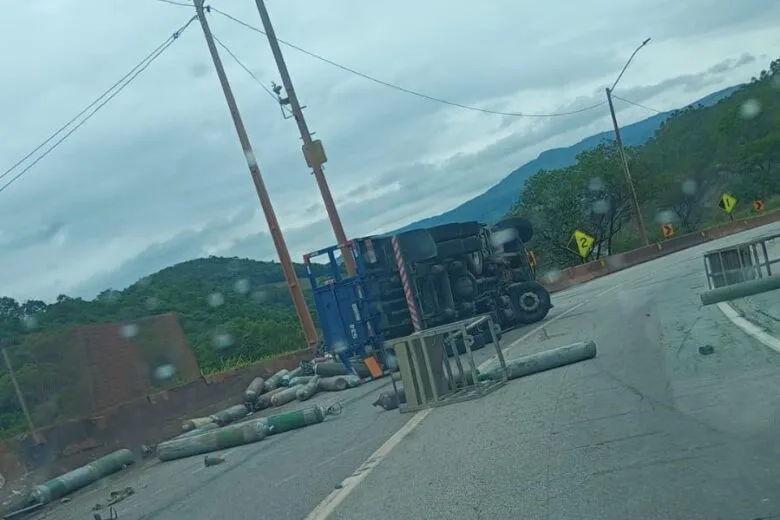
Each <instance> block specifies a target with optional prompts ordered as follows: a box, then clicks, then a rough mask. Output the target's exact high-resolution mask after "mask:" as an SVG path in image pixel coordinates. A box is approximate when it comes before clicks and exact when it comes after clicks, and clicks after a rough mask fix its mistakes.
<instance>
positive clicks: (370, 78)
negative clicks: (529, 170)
mask: <svg viewBox="0 0 780 520" xmlns="http://www.w3.org/2000/svg"><path fill="white" fill-rule="evenodd" d="M211 10H212V11H214V12H215V13H217V14H220V15H222V16H224V17H225V18H228V19H230V20H232V21H234V22H236V23H238V24H239V25H243V26H244V27H246V28H247V29H250V30H252V31H255V32H257V33H260V34H263V35H265V32H264V31H262V30H261V29H259V28H257V27H255V26H253V25H250V24H248V23H246V22H244V21H242V20H240V19H238V18H236V17H235V16H232V15H230V14H228V13H226V12H224V11H222V10H220V9H217V8H216V7H213V6H212V7H211ZM277 41H278V42H279V43H281V44H283V45H286V46H287V47H290V48H291V49H295V50H296V51H298V52H301V53H303V54H306V55H307V56H310V57H312V58H314V59H317V60H320V61H322V62H324V63H327V64H328V65H332V66H334V67H336V68H339V69H341V70H343V71H345V72H349V73H350V74H354V75H356V76H359V77H361V78H363V79H367V80H368V81H372V82H374V83H377V84H379V85H382V86H385V87H388V88H391V89H394V90H397V91H399V92H404V93H406V94H410V95H412V96H416V97H419V98H423V99H427V100H429V101H434V102H436V103H441V104H443V105H449V106H452V107H457V108H463V109H466V110H472V111H474V112H482V113H485V114H494V115H499V116H511V117H560V116H571V115H574V114H580V113H582V112H587V111H588V110H593V109H594V108H598V107H600V106H602V105H604V104H605V103H606V101H601V102H600V103H596V104H594V105H590V106H587V107H583V108H580V109H577V110H571V111H568V112H556V113H552V114H528V113H522V112H501V111H498V110H490V109H487V108H480V107H475V106H472V105H464V104H461V103H455V102H454V101H448V100H446V99H442V98H437V97H434V96H429V95H428V94H423V93H422V92H417V91H415V90H411V89H408V88H405V87H402V86H400V85H396V84H394V83H389V82H387V81H384V80H381V79H379V78H376V77H374V76H370V75H368V74H365V73H363V72H360V71H358V70H355V69H353V68H350V67H347V66H345V65H341V64H340V63H336V62H335V61H333V60H330V59H328V58H326V57H324V56H321V55H319V54H317V53H314V52H311V51H308V50H306V49H304V48H302V47H298V46H297V45H295V44H292V43H290V42H287V41H284V40H282V39H281V38H277Z"/></svg>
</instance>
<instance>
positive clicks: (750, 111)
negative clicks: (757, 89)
mask: <svg viewBox="0 0 780 520" xmlns="http://www.w3.org/2000/svg"><path fill="white" fill-rule="evenodd" d="M760 113H761V103H759V102H758V100H757V99H748V100H747V101H745V102H744V103H742V106H741V107H739V115H741V116H742V118H743V119H753V118H754V117H756V116H757V115H758V114H760Z"/></svg>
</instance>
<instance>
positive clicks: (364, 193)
mask: <svg viewBox="0 0 780 520" xmlns="http://www.w3.org/2000/svg"><path fill="white" fill-rule="evenodd" d="M267 2H268V9H269V11H270V13H271V16H272V18H273V21H274V24H275V27H276V30H277V34H278V36H279V37H280V38H282V39H284V40H286V41H289V42H292V43H294V44H296V45H298V46H300V47H303V48H305V49H308V50H310V51H312V52H315V53H317V54H320V55H322V56H325V57H327V58H329V59H331V60H333V61H336V62H338V63H341V64H343V65H346V66H348V67H351V68H353V69H356V70H359V71H361V72H364V73H367V74H370V75H372V76H376V77H378V78H380V79H382V80H385V81H389V82H392V83H395V84H399V85H402V86H404V87H406V88H409V89H413V90H416V91H420V92H423V93H426V94H428V95H431V96H434V97H438V98H443V99H447V100H450V101H454V102H457V103H462V104H468V105H474V106H478V107H484V108H489V109H492V110H498V111H506V112H520V111H521V112H525V113H554V112H560V111H568V110H573V109H577V108H581V107H585V106H588V105H592V104H594V103H597V102H599V101H601V100H603V89H604V87H605V86H606V85H608V84H610V83H611V82H612V80H613V79H614V78H615V76H616V75H617V73H618V72H619V71H620V68H621V67H622V65H623V63H624V62H625V60H626V59H627V58H628V56H629V55H630V54H631V52H632V51H633V49H634V48H635V47H636V46H637V45H638V44H639V43H640V42H641V41H642V40H643V39H645V38H646V37H648V36H650V37H652V38H653V41H652V42H651V43H650V44H649V45H648V46H647V47H646V48H644V49H643V50H642V51H641V52H640V53H639V54H638V55H637V57H636V58H635V61H634V62H633V64H632V66H631V67H630V69H629V70H628V72H627V73H626V74H625V76H624V77H623V79H622V80H621V83H620V86H619V87H618V89H617V90H616V93H617V94H618V95H620V96H621V97H624V98H626V99H630V100H632V101H635V102H638V103H641V104H644V105H646V106H649V107H652V108H655V109H658V110H667V109H670V108H676V107H679V106H682V105H684V104H686V103H688V102H691V101H693V100H696V99H698V98H700V97H703V96H704V95H706V94H708V93H710V92H712V91H715V90H718V89H720V88H724V87H726V86H730V85H733V84H737V83H740V82H743V81H747V80H749V79H750V77H751V76H752V75H756V74H757V73H758V71H760V70H761V68H766V66H767V65H768V62H769V61H770V60H771V59H773V58H776V57H778V56H777V54H778V52H777V50H778V49H780V31H777V27H778V24H780V2H777V1H776V0H751V1H750V2H745V3H739V2H734V1H732V0H686V1H684V2H681V1H679V0H622V1H621V2H616V1H615V0H590V1H588V2H576V1H574V0H548V1H546V2H540V1H528V0H490V1H487V2H484V3H483V4H481V5H479V6H477V4H475V3H474V2H473V1H472V0H470V1H465V0H427V1H424V2H421V1H419V0H417V1H412V0H397V1H395V2H393V3H392V4H387V3H377V2H366V1H365V0H329V1H328V2H312V1H311V0H267ZM14 5H15V6H14V8H13V9H6V10H5V11H4V15H3V17H2V18H0V34H2V38H3V40H4V46H5V49H6V50H5V52H3V53H2V54H0V70H2V71H4V74H3V80H2V82H0V114H2V118H0V173H2V172H3V171H5V169H6V168H8V167H10V166H11V165H12V164H14V163H15V162H16V161H17V160H18V159H19V158H21V157H23V156H24V155H26V154H27V153H28V152H29V151H30V150H31V149H33V148H35V147H36V146H38V144H40V142H41V141H43V140H44V139H46V138H47V137H48V136H49V135H50V134H51V133H52V132H53V131H54V130H56V129H57V128H58V127H59V126H61V125H62V124H63V123H64V122H66V121H67V120H69V119H70V118H71V117H72V116H74V115H75V114H76V113H78V112H79V111H80V110H81V109H82V108H83V107H85V106H86V105H87V104H89V103H90V102H92V100H93V99H94V98H96V97H97V96H98V95H100V93H102V92H103V90H105V89H106V88H108V87H109V86H110V85H112V84H113V83H114V82H115V81H117V80H118V79H119V78H120V77H122V76H123V75H124V74H126V73H127V72H128V71H129V70H130V69H131V68H132V67H133V66H134V65H135V64H136V63H137V62H138V61H140V60H141V59H142V58H143V57H144V56H145V55H147V54H148V53H149V52H151V51H152V50H153V49H154V48H156V47H157V46H158V45H159V44H160V43H162V41H163V40H164V39H165V38H167V37H168V36H169V35H170V34H171V33H173V32H174V31H175V30H176V29H177V28H178V27H180V26H181V25H182V24H183V23H184V22H186V21H187V19H188V18H189V17H190V16H191V15H192V14H193V12H194V10H193V9H192V8H190V7H181V6H176V5H171V4H168V3H164V2H161V1H158V0H136V1H134V2H126V1H120V0H25V1H23V2H17V3H15V4H14ZM213 5H214V6H215V7H217V8H220V9H221V10H223V11H225V12H228V13H230V14H232V15H234V16H236V17H237V18H239V19H241V20H243V21H245V22H247V23H249V24H251V25H254V26H259V25H260V20H259V17H258V14H257V10H256V7H255V5H254V2H253V1H251V0H213ZM748 6H749V7H748ZM210 21H211V24H212V28H213V31H214V33H215V35H216V36H217V37H218V38H220V39H221V40H222V41H223V42H225V43H226V44H227V46H228V47H229V48H230V49H231V50H232V51H233V52H234V53H235V54H236V55H237V56H238V58H239V59H240V60H241V61H242V62H243V63H244V64H245V65H247V66H248V67H249V68H250V69H251V70H252V71H253V72H254V73H255V75H256V76H257V77H258V78H259V79H260V80H261V81H262V82H264V83H265V84H270V83H271V82H272V81H276V82H279V79H278V75H277V73H276V69H275V66H274V62H273V59H272V57H271V54H270V51H269V50H268V43H267V41H266V40H265V39H264V37H263V36H262V35H259V34H257V33H255V32H252V31H251V30H248V29H246V28H245V27H242V26H240V25H238V24H237V23H235V22H233V21H230V20H229V19H226V18H224V17H222V16H220V15H218V14H212V15H210ZM283 51H284V53H285V57H286V59H287V62H288V66H289V68H290V71H291V74H292V77H293V81H294V82H295V85H296V90H297V92H298V95H299V97H300V98H301V100H302V103H303V104H305V105H306V106H307V107H308V108H307V109H306V116H307V120H308V122H309V125H310V127H311V129H312V130H313V131H315V132H316V134H317V137H319V138H321V139H322V140H323V142H324V144H325V146H326V149H327V153H328V159H329V160H328V163H327V165H326V173H327V175H328V180H329V183H330V186H331V189H332V191H333V193H334V196H335V198H336V200H337V203H338V204H339V209H340V211H341V216H342V220H343V222H344V226H345V228H346V231H347V233H348V235H350V236H360V235H366V234H370V233H374V232H382V231H387V230H391V229H394V228H396V227H399V226H401V225H404V224H407V223H409V222H410V221H412V220H416V219H419V218H422V217H425V216H430V215H433V214H437V213H441V212H443V211H446V210H447V209H450V208H452V207H454V206H456V205H457V204H459V203H461V202H463V201H465V200H468V199H469V198H471V197H473V196H474V195H477V194H478V193H480V192H482V191H484V190H485V189H487V188H488V187H490V186H491V185H492V184H495V183H496V182H497V181H499V180H500V179H501V178H502V177H504V176H505V175H506V174H508V173H509V172H510V171H511V170H513V169H515V168H517V167H518V166H520V165H522V164H523V163H525V162H527V161H528V160H531V159H533V158H534V157H536V156H537V155H538V154H539V153H540V152H542V151H544V150H546V149H548V148H552V147H557V146H568V145H571V144H574V143H575V142H577V141H579V140H580V139H582V138H584V137H587V136H589V135H592V134H594V133H596V132H599V131H603V130H607V129H609V128H610V122H609V119H608V113H607V111H606V107H603V106H602V107H600V108H599V109H596V110H591V111H587V112H584V113H581V114H578V115H575V116H570V117H557V118H520V117H506V116H497V115H489V114H484V113H479V112H475V111H468V110H463V109H458V108H453V107H450V106H446V105H443V104H438V103H435V102H432V101H429V100H426V99H420V98H417V97H414V96H411V95H409V94H406V93H402V92H398V91H395V90H392V89H389V88H387V87H383V86H380V85H377V84H375V83H372V82H370V81H367V80H365V79H363V78H361V77H358V76H355V75H352V74H350V73H347V72H345V71H343V70H340V69H338V68H336V67H333V66H332V65H328V64H326V63H323V62H321V61H318V60H316V59H313V58H311V57H310V56H307V55H305V54H302V53H300V52H298V51H295V50H293V49H289V48H283ZM223 61H224V63H225V65H226V68H227V72H228V75H229V77H230V79H231V82H232V84H233V88H234V91H235V94H236V97H237V99H238V102H239V106H240V108H241V110H242V113H243V117H244V120H245V123H246V126H247V128H248V130H249V133H250V137H251V139H252V143H253V145H254V147H255V152H256V155H257V157H258V159H259V162H260V166H261V170H262V173H263V175H264V177H265V181H266V184H267V186H268V190H269V192H270V193H271V197H272V199H273V203H274V206H275V209H276V211H277V214H278V217H279V221H280V223H281V225H282V227H283V229H284V231H285V235H286V239H287V241H288V244H289V246H290V249H291V251H292V254H293V257H294V258H296V259H298V258H300V256H301V254H302V253H304V252H306V251H307V250H313V249H317V248H320V247H323V246H326V245H330V244H331V243H333V242H334V239H333V236H332V232H331V231H330V227H329V225H328V224H327V221H326V220H325V214H324V208H323V206H322V203H321V199H320V196H319V192H318V190H317V186H316V183H315V182H314V179H313V177H312V176H311V175H310V173H309V171H308V169H307V168H306V165H305V163H304V161H303V158H302V156H301V154H300V140H299V137H298V134H297V128H296V126H295V124H294V122H293V121H292V120H284V119H282V117H281V115H280V109H279V106H278V104H276V102H275V101H274V100H273V99H272V98H271V97H270V96H269V95H268V94H267V93H266V92H264V91H263V90H262V89H261V88H260V86H259V85H258V84H257V83H256V82H255V81H254V80H253V79H252V78H251V77H250V76H249V75H248V74H247V73H246V72H245V71H244V70H242V69H241V68H240V67H239V66H238V65H237V64H236V63H235V62H234V61H233V60H232V59H231V58H230V56H229V55H227V54H226V53H224V52H223ZM617 103H618V104H617V107H616V108H617V109H618V117H619V120H620V121H621V123H622V124H628V123H631V122H635V121H638V120H641V119H644V118H646V117H649V116H651V115H653V113H652V112H650V111H648V110H645V109H642V108H638V107H635V106H631V105H626V104H625V103H622V102H617ZM15 173H16V172H13V173H11V174H9V175H8V176H6V177H5V178H4V179H3V180H2V181H0V183H2V182H5V181H7V180H8V179H10V178H11V177H12V176H13V175H14V174H15ZM0 185H2V184H0ZM212 254H213V255H225V256H233V255H237V256H242V257H251V258H257V259H271V258H275V252H274V249H273V246H272V244H271V241H270V240H269V238H268V235H267V227H266V224H265V221H264V220H263V218H262V214H261V213H260V211H259V204H258V201H257V197H256V195H255V192H254V189H253V186H252V183H251V180H250V177H249V174H248V170H247V167H246V163H245V160H244V156H243V154H242V152H241V149H240V147H239V144H238V141H237V139H236V135H235V131H234V128H233V126H232V122H231V119H230V116H229V113H228V110H227V108H226V104H225V100H224V97H223V95H222V92H221V91H220V89H219V84H218V81H217V78H216V75H215V73H214V71H213V68H212V65H211V61H210V58H209V55H208V51H207V48H206V45H205V43H204V40H203V34H202V32H201V29H200V26H199V25H198V24H197V23H194V24H192V25H191V26H190V27H189V28H188V29H187V30H186V31H185V32H184V33H183V35H182V36H181V38H179V39H178V40H177V41H176V42H175V43H174V44H173V45H172V46H171V47H170V48H169V49H168V50H167V51H166V52H165V53H164V54H163V55H162V56H161V57H160V58H159V59H158V60H157V61H156V62H154V63H153V64H152V65H151V66H150V67H149V68H148V69H147V70H146V71H145V72H144V73H143V74H141V75H140V76H139V77H138V79H137V80H135V81H134V82H133V83H132V84H130V86H128V87H127V88H126V89H125V90H124V91H122V92H121V93H120V94H119V95H117V97H116V98H114V99H113V100H112V101H111V102H110V103H108V104H107V105H106V106H105V107H104V108H103V109H102V110H100V111H99V112H98V113H97V114H96V115H95V117H93V118H92V119H91V120H90V121H89V122H87V123H86V124H85V125H84V126H83V127H82V128H81V129H80V130H78V131H77V132H75V133H74V134H73V135H72V136H71V137H70V138H69V139H68V140H66V141H65V142H64V143H63V144H62V145H61V146H59V147H58V148H57V149H56V150H55V151H53V152H52V153H51V154H50V155H48V156H47V157H46V158H44V159H43V160H41V161H40V162H39V163H38V164H37V165H36V166H35V167H33V168H32V169H30V170H29V171H28V172H27V173H26V174H25V175H24V176H22V177H21V178H20V179H19V180H18V181H16V182H15V183H14V184H13V185H11V186H10V187H9V188H8V189H6V190H5V191H3V192H2V193H0V294H4V295H9V296H13V297H16V298H19V299H27V298H42V299H46V300H51V299H53V298H54V297H56V295H57V294H60V293H67V294H71V295H78V296H84V297H93V296H94V295H95V294H96V293H97V292H98V291H100V290H102V289H105V288H108V287H114V288H123V287H125V286H126V285H128V284H129V283H132V282H133V281H135V280H136V279H137V278H139V277H141V276H143V275H146V274H149V273H151V272H154V271H156V270H158V269H160V268H163V267H165V266H168V265H171V264H173V263H176V262H179V261H183V260H187V259H191V258H196V257H199V256H207V255H212Z"/></svg>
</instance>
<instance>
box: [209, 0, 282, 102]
mask: <svg viewBox="0 0 780 520" xmlns="http://www.w3.org/2000/svg"><path fill="white" fill-rule="evenodd" d="M212 9H213V7H212ZM211 37H212V38H214V41H215V42H217V44H219V46H220V47H222V48H223V49H224V50H225V52H227V53H228V54H229V55H230V57H231V58H233V61H235V62H236V63H238V65H239V66H240V67H241V68H242V69H244V70H245V71H246V73H247V74H249V75H250V76H251V77H252V79H253V80H255V83H257V84H258V85H260V86H261V87H262V88H263V90H265V91H266V92H267V93H268V95H269V96H271V98H273V100H274V101H278V100H279V98H278V97H277V96H276V94H274V93H273V91H272V90H271V89H270V88H268V87H266V86H265V84H264V83H263V82H262V81H260V78H258V77H257V76H256V75H255V73H254V72H252V71H251V70H250V69H249V67H247V66H246V65H244V64H243V63H242V62H241V60H240V59H238V56H236V55H235V54H234V53H233V51H231V50H230V49H229V48H228V46H227V45H225V44H224V43H222V40H220V39H219V38H217V36H216V35H215V34H214V33H213V32H212V33H211Z"/></svg>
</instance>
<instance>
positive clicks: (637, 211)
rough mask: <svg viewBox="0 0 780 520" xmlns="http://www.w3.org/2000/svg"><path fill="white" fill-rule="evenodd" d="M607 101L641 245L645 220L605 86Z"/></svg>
mask: <svg viewBox="0 0 780 520" xmlns="http://www.w3.org/2000/svg"><path fill="white" fill-rule="evenodd" d="M605 90H606V91H607V102H608V103H609V113H610V114H611V115H612V124H613V126H614V127H615V144H616V146H617V149H618V152H619V153H620V160H621V162H622V163H623V173H624V174H625V175H626V184H628V190H629V194H630V195H631V213H632V217H633V219H634V222H635V223H636V227H637V232H638V233H639V238H640V239H641V240H642V245H645V246H646V245H648V244H649V243H650V242H648V240H647V231H646V230H645V222H644V219H643V218H642V208H640V207H639V199H638V198H637V196H636V188H634V180H633V179H632V177H631V170H629V168H628V159H627V158H626V150H625V148H624V147H623V139H622V138H621V137H620V127H619V126H618V122H617V117H616V116H615V107H614V106H613V104H612V89H610V88H609V87H607V88H606V89H605Z"/></svg>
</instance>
